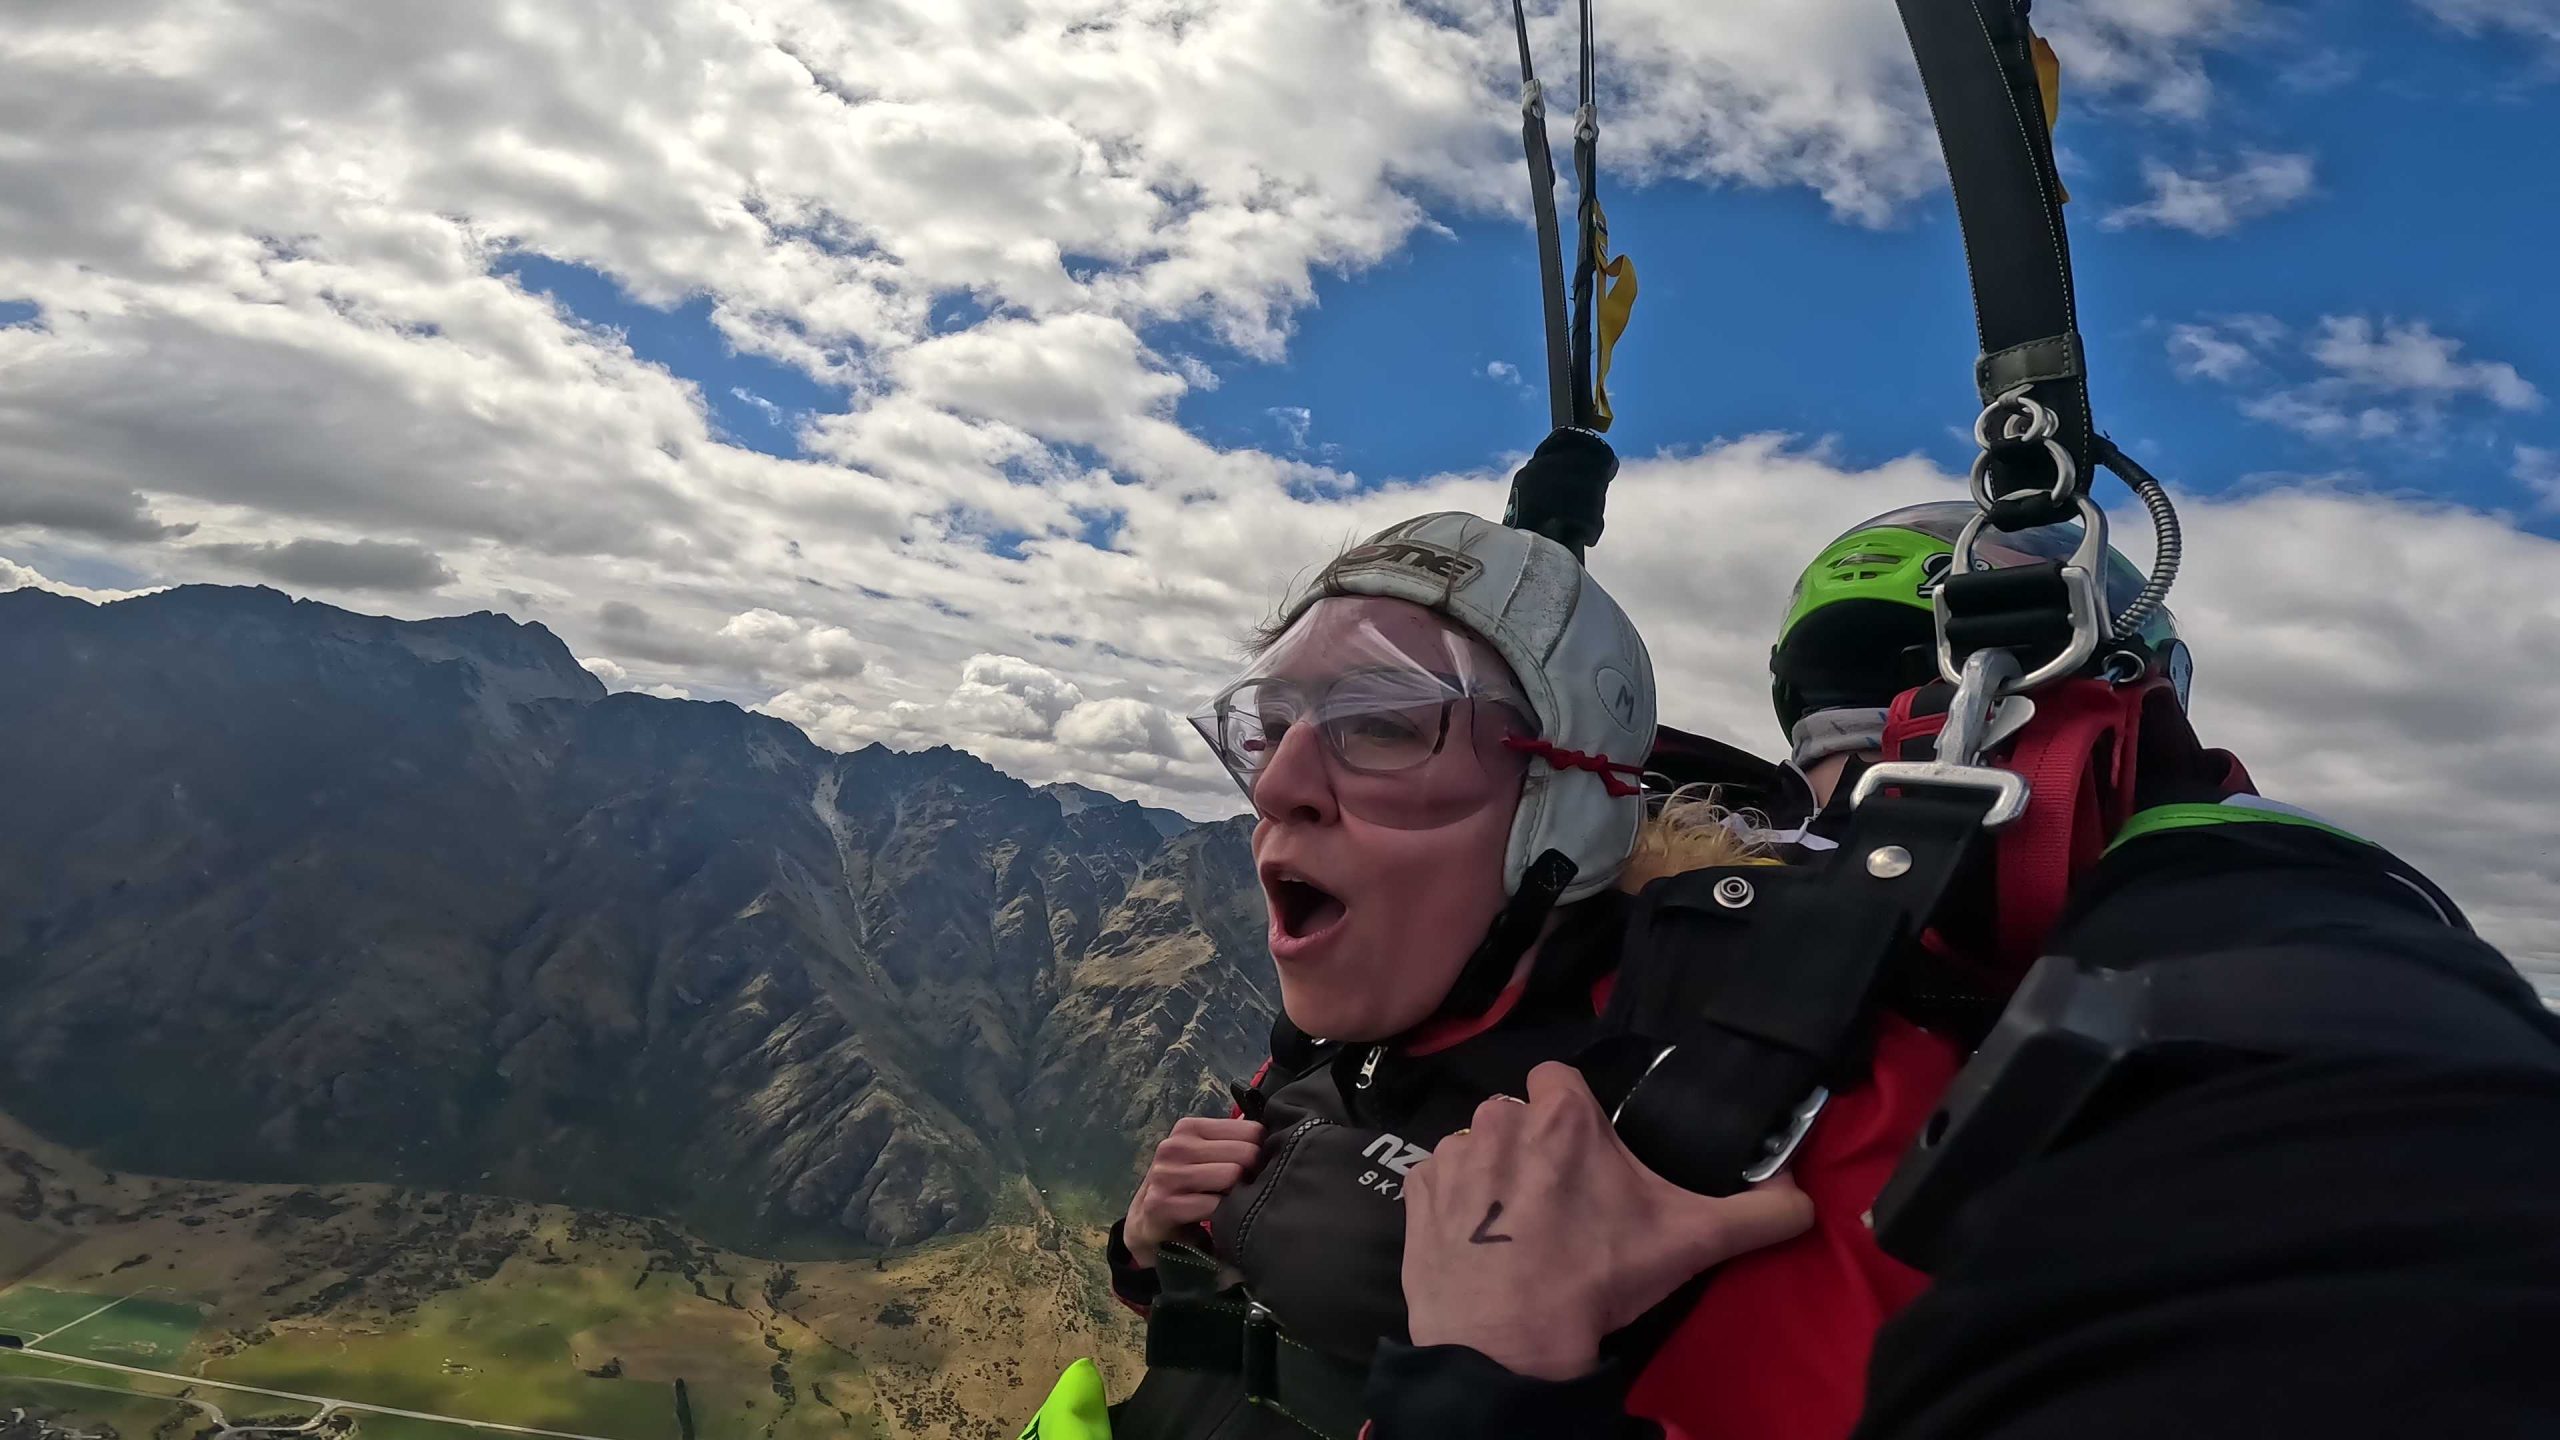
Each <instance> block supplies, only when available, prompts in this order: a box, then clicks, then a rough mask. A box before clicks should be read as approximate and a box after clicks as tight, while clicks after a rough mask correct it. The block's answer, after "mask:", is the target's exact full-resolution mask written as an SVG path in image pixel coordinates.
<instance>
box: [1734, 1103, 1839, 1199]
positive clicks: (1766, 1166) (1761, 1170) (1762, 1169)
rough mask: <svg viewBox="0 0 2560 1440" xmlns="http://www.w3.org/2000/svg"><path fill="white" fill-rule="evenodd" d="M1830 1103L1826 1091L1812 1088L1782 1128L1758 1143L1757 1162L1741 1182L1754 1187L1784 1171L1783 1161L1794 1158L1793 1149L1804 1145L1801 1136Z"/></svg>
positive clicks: (1808, 1130)
mask: <svg viewBox="0 0 2560 1440" xmlns="http://www.w3.org/2000/svg"><path fill="white" fill-rule="evenodd" d="M1830 1103H1831V1092H1830V1090H1828V1089H1827V1088H1825V1087H1823V1086H1820V1085H1816V1086H1814V1087H1813V1093H1812V1094H1810V1095H1807V1096H1806V1097H1804V1103H1803V1104H1801V1105H1798V1106H1797V1107H1796V1108H1795V1111H1794V1113H1792V1114H1790V1115H1789V1116H1788V1117H1787V1124H1786V1128H1785V1129H1783V1130H1780V1131H1779V1132H1777V1133H1776V1134H1774V1135H1772V1136H1770V1137H1769V1138H1768V1139H1767V1140H1766V1141H1763V1142H1762V1143H1761V1146H1760V1154H1761V1160H1760V1163H1759V1164H1757V1165H1754V1166H1752V1167H1751V1168H1750V1169H1748V1170H1745V1171H1743V1172H1742V1178H1743V1180H1744V1181H1745V1182H1746V1183H1749V1184H1752V1185H1757V1184H1759V1183H1760V1182H1761V1181H1763V1180H1766V1179H1768V1178H1769V1177H1770V1176H1772V1175H1775V1174H1777V1173H1778V1172H1779V1171H1781V1170H1784V1169H1786V1168H1787V1162H1788V1161H1790V1160H1792V1159H1794V1158H1795V1157H1796V1147H1798V1146H1800V1145H1802V1144H1804V1137H1805V1136H1806V1135H1807V1134H1809V1133H1811V1131H1812V1130H1813V1122H1814V1118H1815V1117H1816V1116H1818V1115H1820V1114H1821V1113H1822V1107H1823V1106H1825V1105H1828V1104H1830Z"/></svg>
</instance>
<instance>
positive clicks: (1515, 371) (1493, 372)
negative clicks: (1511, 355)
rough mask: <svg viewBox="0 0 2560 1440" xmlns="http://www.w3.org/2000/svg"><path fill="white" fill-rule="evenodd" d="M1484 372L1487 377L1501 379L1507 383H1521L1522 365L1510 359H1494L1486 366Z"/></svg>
mask: <svg viewBox="0 0 2560 1440" xmlns="http://www.w3.org/2000/svg"><path fill="white" fill-rule="evenodd" d="M1484 373H1485V376H1486V378H1488V379H1493V380H1499V381H1501V382H1502V383H1503V384H1505V385H1517V384H1519V383H1520V367H1519V366H1517V365H1514V364H1512V363H1511V362H1510V361H1508V360H1496V361H1493V362H1492V363H1491V364H1488V365H1486V366H1485V367H1484Z"/></svg>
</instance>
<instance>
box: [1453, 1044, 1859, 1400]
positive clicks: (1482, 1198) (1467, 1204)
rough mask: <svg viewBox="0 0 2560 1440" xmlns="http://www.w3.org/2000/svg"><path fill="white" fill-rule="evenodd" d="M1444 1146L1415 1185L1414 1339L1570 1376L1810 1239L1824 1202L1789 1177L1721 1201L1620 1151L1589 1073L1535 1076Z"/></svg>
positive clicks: (1545, 1374)
mask: <svg viewBox="0 0 2560 1440" xmlns="http://www.w3.org/2000/svg"><path fill="white" fill-rule="evenodd" d="M1528 1088H1529V1098H1528V1101H1527V1102H1526V1103H1525V1104H1524V1103H1521V1102H1519V1101H1515V1100H1511V1099H1509V1098H1506V1097H1501V1096H1497V1097H1495V1098H1494V1099H1491V1100H1488V1101H1486V1102H1485V1103H1484V1104H1483V1105H1481V1106H1478V1107H1477V1109H1476V1113H1475V1122H1474V1124H1473V1125H1472V1126H1471V1127H1470V1128H1469V1129H1467V1130H1464V1131H1461V1132H1459V1133H1458V1134H1455V1135H1452V1136H1450V1137H1449V1138H1448V1139H1446V1140H1443V1141H1441V1142H1440V1148H1439V1149H1437V1150H1435V1151H1433V1152H1432V1155H1431V1158H1430V1159H1428V1160H1425V1161H1423V1162H1422V1163H1421V1164H1419V1165H1416V1166H1415V1167H1414V1168H1413V1173H1412V1174H1411V1175H1410V1176H1409V1177H1407V1179H1406V1183H1405V1190H1404V1205H1405V1242H1404V1294H1405V1304H1406V1307H1407V1310H1408V1311H1409V1313H1410V1316H1411V1321H1412V1328H1413V1343H1414V1344H1416V1345H1464V1346H1467V1347H1469V1348H1471V1349H1474V1350H1477V1351H1480V1352H1482V1353H1483V1354H1485V1355H1486V1356H1488V1357H1490V1358H1492V1359H1493V1360H1495V1361H1496V1362H1498V1363H1500V1364H1501V1365H1502V1366H1503V1367H1504V1368H1506V1369H1508V1370H1511V1371H1513V1372H1515V1373H1517V1374H1521V1375H1528V1376H1533V1377H1536V1378H1540V1379H1547V1380H1569V1379H1573V1378H1575V1377H1577V1376H1580V1375H1584V1374H1588V1373H1589V1372H1590V1371H1591V1370H1593V1369H1594V1368H1596V1367H1597V1366H1598V1364H1599V1361H1600V1341H1601V1338H1602V1337H1603V1336H1605V1335H1608V1334H1609V1333H1610V1332H1612V1331H1614V1330H1617V1329H1620V1328H1621V1327H1623V1326H1625V1325H1628V1324H1630V1323H1631V1322H1633V1321H1634V1320H1635V1319H1636V1317H1638V1316H1640V1315H1642V1314H1643V1313H1644V1312H1645V1311H1647V1310H1649V1309H1651V1308H1652V1307H1653V1306H1654V1305H1656V1304H1658V1303H1660V1302H1661V1301H1662V1300H1663V1299H1665V1298H1666V1297H1668V1296H1669V1295H1670V1294H1671V1292H1672V1291H1674V1290H1677V1289H1679V1288H1680V1287H1681V1286H1682V1285H1683V1284H1685V1283H1687V1282H1688V1281H1689V1280H1690V1279H1691V1278H1692V1277H1694V1276H1697V1275H1700V1274H1703V1273H1705V1272H1706V1271H1707V1270H1709V1269H1711V1268H1713V1267H1714V1266H1716V1265H1718V1264H1720V1263H1722V1262H1724V1261H1726V1260H1730V1259H1732V1258H1733V1257H1734V1256H1736V1255H1741V1254H1745V1253H1747V1252H1749V1251H1753V1250H1758V1249H1760V1248H1762V1247H1764V1246H1769V1245H1775V1244H1777V1243H1779V1242H1780V1241H1783V1240H1791V1239H1793V1238H1795V1237H1796V1236H1798V1235H1801V1234H1803V1233H1804V1232H1805V1230H1806V1229H1807V1228H1808V1227H1810V1226H1811V1225H1812V1224H1813V1202H1812V1201H1811V1200H1808V1199H1806V1198H1805V1196H1804V1192H1802V1191H1800V1190H1798V1189H1797V1188H1796V1187H1795V1182H1794V1181H1792V1180H1790V1179H1788V1178H1787V1177H1785V1176H1784V1175H1781V1176H1779V1177H1778V1178H1777V1179H1775V1180H1772V1181H1770V1182H1768V1183H1767V1184H1764V1185H1761V1186H1759V1187H1757V1188H1756V1189H1752V1190H1748V1191H1745V1192H1744V1193H1742V1194H1739V1195H1733V1196H1727V1197H1725V1198H1722V1199H1716V1198H1713V1197H1709V1196H1705V1195H1699V1194H1695V1193H1693V1192H1691V1191H1687V1190H1683V1189H1681V1188H1680V1187H1679V1186H1677V1185H1674V1184H1672V1183H1671V1182H1670V1181H1668V1180H1665V1179H1663V1178H1662V1177H1661V1176H1659V1175H1656V1174H1654V1173H1653V1172H1652V1171H1650V1170H1648V1169H1646V1168H1645V1167H1644V1165H1643V1163H1642V1162H1640V1161H1638V1160H1637V1159H1636V1157H1635V1156H1634V1155H1632V1154H1630V1153H1629V1152H1628V1150H1627V1147H1626V1146H1624V1145H1622V1144H1620V1143H1619V1141H1618V1136H1617V1132H1615V1131H1613V1130H1612V1129H1610V1128H1609V1119H1608V1117H1607V1116H1606V1115H1603V1114H1602V1113H1600V1103H1599V1102H1598V1101H1597V1100H1594V1099H1593V1098H1592V1097H1591V1088H1590V1087H1589V1086H1588V1085H1586V1084H1584V1083H1583V1080H1582V1075H1581V1072H1579V1071H1577V1070H1575V1069H1573V1068H1572V1067H1571V1066H1568V1065H1560V1064H1556V1063H1554V1062H1552V1061H1550V1062H1548V1063H1547V1064H1544V1065H1541V1066H1539V1067H1538V1068H1537V1069H1535V1070H1532V1071H1530V1072H1529V1087H1528Z"/></svg>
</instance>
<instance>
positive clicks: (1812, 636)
mask: <svg viewBox="0 0 2560 1440" xmlns="http://www.w3.org/2000/svg"><path fill="white" fill-rule="evenodd" d="M1976 513H1977V512H1976V511H1975V509H1974V507H1973V505H1972V504H1971V503H1969V502H1967V501H1962V500H1945V501H1937V502H1933V503H1931V504H1926V505H1909V506H1905V507H1904V508H1902V509H1900V510H1895V511H1891V512H1889V513H1887V514H1883V515H1879V516H1877V517H1876V518H1874V519H1872V520H1868V521H1865V522H1864V523H1862V524H1859V525H1857V526H1855V527H1853V528H1851V529H1850V530H1849V531H1848V533H1846V534H1844V535H1842V536H1841V537H1840V538H1839V539H1837V540H1834V541H1832V542H1831V543H1830V544H1828V545H1826V546H1824V547H1823V548H1822V553H1821V554H1819V555H1817V556H1815V557H1814V559H1813V563H1812V564H1811V565H1808V566H1806V567H1805V569H1804V573H1803V574H1802V575H1799V576H1797V577H1796V588H1795V593H1794V594H1793V595H1792V596H1790V597H1789V598H1788V601H1787V617H1786V619H1785V621H1784V622H1782V623H1781V624H1780V625H1779V627H1778V643H1777V645H1776V646H1775V647H1774V648H1772V649H1771V650H1770V652H1769V671H1770V674H1771V676H1772V677H1774V681H1775V683H1774V684H1773V685H1772V687H1771V694H1772V697H1773V698H1774V699H1775V701H1776V702H1777V708H1778V723H1779V724H1781V725H1784V726H1786V727H1787V728H1788V730H1789V731H1790V732H1793V731H1794V730H1795V728H1796V726H1797V724H1798V723H1799V722H1800V721H1802V720H1803V719H1804V718H1805V717H1806V716H1807V715H1811V714H1815V713H1818V712H1821V711H1825V710H1842V709H1859V710H1871V709H1880V708H1882V707H1884V706H1887V705H1890V704H1892V703H1893V697H1894V696H1896V695H1899V694H1901V693H1902V692H1903V691H1905V690H1908V689H1910V688H1912V687H1913V686H1915V685H1921V684H1925V683H1927V682H1928V681H1929V680H1930V679H1932V678H1933V677H1935V676H1936V675H1937V673H1938V660H1937V632H1936V625H1935V620H1934V612H1933V610H1932V609H1931V604H1930V597H1931V594H1932V592H1934V591H1935V590H1936V589H1937V588H1938V582H1939V581H1941V580H1943V579H1945V578H1946V574H1947V566H1948V565H1949V563H1951V562H1952V561H1953V560H1954V558H1955V542H1956V537H1957V536H1958V535H1959V534H1960V533H1962V531H1963V529H1964V526H1965V524H1966V522H1967V521H1970V520H1971V519H1972V518H1973V517H1974V515H1975V514H1976ZM2079 544H2080V527H2079V525H2078V524H2076V523H2064V524H2060V525H2040V526H2037V527H2035V528H2033V529H2029V530H2019V531H2014V532H2005V533H2004V532H2002V531H1999V530H1991V529H1986V530H1984V532H1983V534H1982V536H1981V538H1980V539H1978V540H1977V541H1976V542H1975V545H1974V560H1975V562H1976V564H1977V566H1978V567H1980V568H1986V569H1989V568H1997V567H2002V566H2008V565H2026V564H2034V563H2036V562H2039V561H2046V560H2067V559H2069V558H2070V556H2071V553H2072V551H2073V550H2074V549H2076V548H2078V546H2079ZM2143 581H2144V576H2143V573H2142V570H2141V568H2140V567H2138V566H2136V565H2135V564H2134V563H2133V562H2132V561H2130V560H2128V559H2126V558H2125V557H2124V555H2123V553H2122V552H2120V551H2118V550H2116V549H2114V548H2113V547H2109V549H2108V551H2107V612H2108V613H2109V614H2110V615H2115V614H2121V613H2123V611H2124V608H2125V607H2126V606H2127V605H2129V604H2131V603H2133V598H2134V596H2135V595H2137V594H2139V593H2140V592H2141V590H2142V586H2143ZM2140 641H2141V645H2142V648H2143V649H2144V650H2145V651H2146V652H2147V654H2146V657H2145V658H2146V659H2147V660H2150V661H2152V662H2153V663H2155V664H2158V665H2160V666H2163V667H2164V668H2165V669H2166V672H2167V673H2168V674H2169V675H2170V677H2171V679H2172V681H2173V682H2174V683H2175V685H2176V686H2177V690H2178V702H2179V703H2180V704H2181V705H2183V704H2185V703H2186V698H2187V667H2186V662H2185V646H2184V645H2183V644H2180V643H2179V642H2178V631H2177V626H2176V623H2175V622H2174V621H2173V620H2172V619H2171V617H2170V615H2169V612H2168V611H2167V610H2166V609H2160V610H2155V611H2153V612H2152V615H2151V617H2150V619H2149V620H2147V621H2146V622H2144V624H2143V626H2142V634H2141V636H2140Z"/></svg>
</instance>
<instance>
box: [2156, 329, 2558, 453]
mask: <svg viewBox="0 0 2560 1440" xmlns="http://www.w3.org/2000/svg"><path fill="white" fill-rule="evenodd" d="M2168 348H2169V360H2170V364H2171V367H2172V368H2174V369H2175V370H2176V371H2177V372H2178V374H2180V375H2181V376H2184V377H2186V378H2188V379H2191V380H2195V379H2203V380H2211V381H2214V382H2217V383H2221V384H2224V385H2226V386H2231V387H2232V388H2234V389H2235V391H2237V392H2238V403H2239V406H2240V409H2241V411H2242V413H2244V414H2246V415H2248V416H2250V417H2251V418H2253V419H2257V420H2263V421H2266V422H2268V423H2269V424H2273V425H2281V426H2283V427H2284V428H2286V429H2288V430H2293V431H2296V432H2298V433H2300V434H2303V435H2306V436H2309V437H2310V438H2312V439H2315V440H2332V441H2356V440H2363V441H2371V440H2390V439H2404V440H2411V441H2426V440H2431V439H2433V438H2434V437H2435V436H2436V434H2437V433H2438V432H2439V431H2440V430H2441V429H2442V428H2443V426H2444V424H2445V422H2446V421H2447V419H2448V418H2449V417H2450V416H2451V415H2453V414H2454V413H2455V410H2456V407H2458V406H2461V405H2463V404H2465V403H2466V402H2468V403H2470V405H2471V406H2472V408H2474V409H2475V410H2476V409H2478V408H2479V407H2481V406H2486V407H2487V409H2489V410H2491V411H2496V412H2504V413H2510V414H2512V413H2518V412H2524V411H2531V410H2538V409H2540V408H2541V407H2542V392H2541V391H2540V390H2539V389H2537V388H2536V387H2535V386H2534V384H2533V382H2531V381H2529V380H2527V379H2526V378H2525V377H2524V376H2523V375H2522V374H2521V373H2519V372H2518V371H2517V370H2516V368H2515V367H2514V366H2513V365H2510V364H2508V363H2506V362H2505V361H2502V360H2469V359H2465V358H2463V354H2462V352H2463V342H2462V341H2460V340H2457V339H2455V338H2453V337H2452V336H2449V335H2440V334H2438V333H2436V331H2435V329H2434V327H2433V326H2431V325H2430V324H2428V323H2427V322H2426V321H2424V320H2399V319H2390V318H2386V319H2383V320H2380V321H2376V320H2374V319H2373V318H2371V317H2369V316H2364V315H2324V316H2322V317H2320V319H2319V321H2318V322H2317V323H2316V324H2315V325H2314V326H2313V327H2312V329H2311V330H2310V331H2309V332H2308V333H2307V334H2303V335H2300V336H2296V335H2295V334H2294V333H2293V332H2292V330H2291V329H2290V328H2289V327H2287V326H2285V325H2284V324H2282V323H2281V322H2279V321H2277V320H2275V319H2273V318H2272V317H2269V316H2265V315H2241V316H2232V317H2226V318H2224V319H2220V320H2212V321H2203V322H2197V323H2193V324H2182V325H2177V326H2173V327H2172V328H2171V330H2170V332H2169V340H2168Z"/></svg>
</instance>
